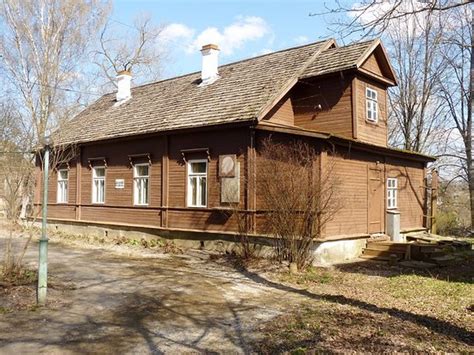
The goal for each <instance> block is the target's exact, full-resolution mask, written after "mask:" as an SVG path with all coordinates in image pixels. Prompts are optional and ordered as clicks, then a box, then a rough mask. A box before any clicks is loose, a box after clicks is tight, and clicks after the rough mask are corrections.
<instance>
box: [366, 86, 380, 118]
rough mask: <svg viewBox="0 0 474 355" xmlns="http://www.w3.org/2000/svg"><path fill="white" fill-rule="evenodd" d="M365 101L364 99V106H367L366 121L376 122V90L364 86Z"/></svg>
mask: <svg viewBox="0 0 474 355" xmlns="http://www.w3.org/2000/svg"><path fill="white" fill-rule="evenodd" d="M365 101H366V107H367V121H369V122H373V123H377V121H378V104H377V91H375V90H373V89H370V88H366V89H365Z"/></svg>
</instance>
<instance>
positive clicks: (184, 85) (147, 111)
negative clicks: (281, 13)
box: [55, 39, 375, 144]
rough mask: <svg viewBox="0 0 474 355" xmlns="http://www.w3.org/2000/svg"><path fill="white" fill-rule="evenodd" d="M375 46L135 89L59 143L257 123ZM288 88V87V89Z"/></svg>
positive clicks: (69, 128)
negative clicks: (288, 94)
mask: <svg viewBox="0 0 474 355" xmlns="http://www.w3.org/2000/svg"><path fill="white" fill-rule="evenodd" d="M374 43H375V42H374V41H367V42H362V43H356V44H354V45H349V46H345V47H340V48H331V47H333V46H335V42H334V40H332V39H330V40H325V41H320V42H316V43H312V44H308V45H305V46H301V47H295V48H290V49H286V50H282V51H279V52H274V53H270V54H267V55H263V56H259V57H255V58H251V59H247V60H242V61H239V62H235V63H231V64H227V65H223V66H220V67H219V75H220V78H219V79H218V80H217V81H215V82H214V83H212V84H210V85H207V86H199V83H200V72H196V73H192V74H187V75H183V76H179V77H175V78H171V79H167V80H162V81H158V82H155V83H151V84H146V85H142V86H138V87H135V88H132V98H131V99H130V100H128V101H127V102H125V103H123V104H121V105H119V106H117V105H115V104H116V101H115V93H110V94H106V95H104V96H102V97H101V98H100V99H98V100H97V101H96V102H95V103H93V104H92V105H90V106H89V107H88V108H86V109H85V110H84V111H82V112H81V113H80V114H78V115H77V116H76V117H74V118H73V119H72V120H71V121H69V122H68V123H66V124H65V125H64V126H63V127H62V129H61V132H60V135H57V136H56V139H55V141H56V143H59V144H67V143H83V142H91V141H98V140H105V139H111V138H119V137H126V136H132V135H140V134H147V133H155V132H161V131H170V130H176V129H184V128H192V127H202V126H212V125H220V124H225V123H236V122H248V121H255V120H256V119H257V118H258V117H259V116H260V115H261V114H262V112H263V110H264V109H265V108H266V107H268V106H269V105H271V104H272V102H274V101H275V100H276V99H278V98H279V95H282V94H284V93H285V90H288V89H289V88H290V87H291V85H293V84H294V83H295V82H296V81H297V79H298V78H303V77H309V76H316V75H321V74H326V73H330V72H333V71H339V70H346V69H351V68H353V67H354V63H356V62H357V61H358V60H359V59H360V58H361V56H362V55H364V54H365V53H366V51H367V50H368V49H369V48H371V46H373V45H374ZM288 86H290V87H288Z"/></svg>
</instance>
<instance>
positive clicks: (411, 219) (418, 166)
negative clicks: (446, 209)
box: [386, 158, 425, 230]
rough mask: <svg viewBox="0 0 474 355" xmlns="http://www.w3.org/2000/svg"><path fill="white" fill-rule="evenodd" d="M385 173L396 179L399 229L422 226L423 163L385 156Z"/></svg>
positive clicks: (423, 199) (423, 195) (388, 176)
mask: <svg viewBox="0 0 474 355" xmlns="http://www.w3.org/2000/svg"><path fill="white" fill-rule="evenodd" d="M386 175H387V178H397V180H398V190H397V191H398V201H397V202H398V208H397V209H398V211H400V227H401V229H402V230H403V229H413V228H420V227H422V226H423V215H424V201H425V189H424V177H425V171H424V169H423V163H418V162H412V161H409V160H405V159H395V158H387V160H386Z"/></svg>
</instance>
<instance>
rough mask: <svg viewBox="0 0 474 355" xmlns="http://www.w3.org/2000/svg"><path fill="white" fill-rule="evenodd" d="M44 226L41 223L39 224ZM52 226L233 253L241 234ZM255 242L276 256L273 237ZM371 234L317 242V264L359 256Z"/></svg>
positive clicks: (263, 252) (253, 238) (254, 238)
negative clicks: (273, 251) (273, 250)
mask: <svg viewBox="0 0 474 355" xmlns="http://www.w3.org/2000/svg"><path fill="white" fill-rule="evenodd" d="M38 226H40V223H38ZM48 228H49V229H50V230H51V231H53V232H60V233H66V234H69V235H84V236H88V237H97V238H106V239H108V238H110V239H114V238H120V237H126V238H129V239H137V240H141V239H145V240H151V239H162V240H171V241H173V243H175V245H176V246H177V247H180V248H184V249H188V248H189V249H204V250H210V251H217V252H220V253H231V252H233V251H236V250H237V249H238V247H239V246H238V244H237V242H238V236H237V235H235V234H231V233H219V232H200V231H182V230H166V229H161V228H152V227H136V226H116V225H110V224H100V223H85V222H74V221H58V220H50V221H48ZM250 239H251V241H252V243H253V244H255V245H257V248H258V250H259V255H260V256H262V257H269V256H271V255H272V248H271V247H270V246H271V243H272V239H271V238H268V237H264V236H251V237H250ZM366 240H367V236H364V237H361V238H358V239H342V240H334V241H322V242H315V245H314V247H313V253H314V262H313V264H314V265H316V266H328V265H332V264H337V263H341V262H346V261H350V260H352V259H356V258H358V257H359V256H360V255H361V254H362V249H363V248H364V247H365V245H366Z"/></svg>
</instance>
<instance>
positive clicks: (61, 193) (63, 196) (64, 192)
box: [56, 169, 69, 203]
mask: <svg viewBox="0 0 474 355" xmlns="http://www.w3.org/2000/svg"><path fill="white" fill-rule="evenodd" d="M68 182H69V171H68V170H67V169H60V170H58V191H57V196H56V201H57V203H67V200H68Z"/></svg>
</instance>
